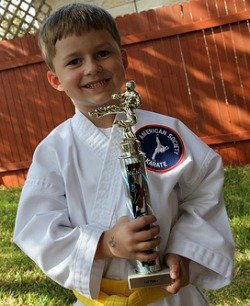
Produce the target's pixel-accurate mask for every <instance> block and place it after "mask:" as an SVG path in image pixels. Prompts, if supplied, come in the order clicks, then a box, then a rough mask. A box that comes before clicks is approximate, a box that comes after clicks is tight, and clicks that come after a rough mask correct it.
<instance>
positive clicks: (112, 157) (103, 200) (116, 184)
mask: <svg viewBox="0 0 250 306" xmlns="http://www.w3.org/2000/svg"><path fill="white" fill-rule="evenodd" d="M121 139H122V131H121V130H120V129H119V128H118V127H117V126H113V128H112V131H111V136H110V139H109V142H108V148H107V149H106V154H105V157H104V160H103V166H102V169H101V175H100V179H99V182H98V188H97V193H96V198H95V203H94V207H93V210H92V215H91V221H92V222H93V224H96V223H99V224H100V225H102V226H104V227H107V228H109V227H110V225H111V222H112V217H113V214H114V213H115V207H116V205H117V203H118V201H119V200H120V197H121V192H124V189H123V182H122V175H121V170H120V161H119V155H120V142H121Z"/></svg>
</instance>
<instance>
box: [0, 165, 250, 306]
mask: <svg viewBox="0 0 250 306" xmlns="http://www.w3.org/2000/svg"><path fill="white" fill-rule="evenodd" d="M225 174H226V179H225V199H226V203H227V211H228V215H229V218H230V224H231V227H232V230H233V234H234V238H235V241H236V257H235V273H234V278H233V281H232V284H230V285H229V286H227V287H225V288H223V289H220V290H215V291H205V293H206V296H207V297H208V299H209V301H210V305H211V306H234V305H240V306H247V305H250V299H249V296H250V265H249V263H250V250H249V242H250V239H249V238H250V237H249V233H250V230H249V227H250V214H249V208H250V188H249V182H250V167H235V168H227V169H226V171H225ZM19 195H20V188H12V189H5V188H3V187H2V188H0V216H1V218H0V229H1V231H0V235H1V239H0V306H21V305H23V306H24V305H25V306H68V305H72V303H73V301H74V297H73V294H72V293H71V291H70V290H66V289H63V288H61V287H60V286H59V285H57V284H56V283H54V282H52V281H51V280H49V279H48V278H47V277H46V276H45V275H44V274H43V273H42V272H41V271H40V270H39V268H37V266H36V265H35V264H34V263H33V262H32V261H31V260H30V259H29V258H27V257H26V256H25V255H24V254H23V253H22V252H21V251H20V250H19V249H18V248H17V247H16V246H15V245H14V244H13V242H12V235H13V227H14V220H15V214H16V208H17V203H18V199H19ZM183 306H187V305H183Z"/></svg>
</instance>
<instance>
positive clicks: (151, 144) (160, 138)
mask: <svg viewBox="0 0 250 306" xmlns="http://www.w3.org/2000/svg"><path fill="white" fill-rule="evenodd" d="M136 137H137V139H138V140H139V141H140V143H141V150H142V152H143V153H144V154H145V162H146V167H147V169H149V170H152V171H156V172H166V171H169V170H171V169H173V168H175V167H176V166H177V165H178V164H179V163H180V162H181V161H182V158H183V156H184V145H183V142H182V140H181V138H180V137H179V135H178V134H177V133H176V132H175V131H174V130H172V129H170V128H169V127H167V126H162V125H146V126H144V127H142V128H140V129H139V130H138V131H137V132H136Z"/></svg>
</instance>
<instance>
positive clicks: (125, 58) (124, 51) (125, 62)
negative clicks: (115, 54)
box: [121, 49, 128, 69]
mask: <svg viewBox="0 0 250 306" xmlns="http://www.w3.org/2000/svg"><path fill="white" fill-rule="evenodd" d="M121 54H122V62H123V66H124V68H125V69H127V67H128V56H127V52H126V50H125V49H121Z"/></svg>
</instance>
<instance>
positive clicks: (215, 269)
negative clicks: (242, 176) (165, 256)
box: [167, 149, 234, 289]
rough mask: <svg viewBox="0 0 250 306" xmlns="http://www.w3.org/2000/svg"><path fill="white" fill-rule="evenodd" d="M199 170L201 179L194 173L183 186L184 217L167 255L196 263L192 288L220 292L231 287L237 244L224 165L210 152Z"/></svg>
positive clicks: (181, 213) (172, 230)
mask: <svg viewBox="0 0 250 306" xmlns="http://www.w3.org/2000/svg"><path fill="white" fill-rule="evenodd" d="M197 167H198V168H199V173H198V175H197V176H196V177H193V178H192V179H190V177H191V176H192V169H190V172H191V173H189V174H188V176H189V179H190V180H189V181H185V182H183V184H181V186H180V190H181V199H180V204H179V205H180V206H179V211H180V215H179V218H178V220H177V222H176V223H175V224H174V226H173V228H172V229H171V233H170V237H169V241H168V247H167V253H176V254H179V255H182V256H185V257H188V258H190V259H191V260H192V261H191V264H190V280H191V283H192V284H194V285H196V286H199V287H203V288H208V289H216V288H220V287H223V286H225V285H227V284H229V283H230V280H231V277H232V273H233V253H234V242H233V238H232V234H231V230H230V226H229V222H228V217H227V213H226V210H225V205H224V199H223V193H222V190H223V182H224V174H223V165H222V161H221V158H220V157H219V155H217V154H216V153H215V152H214V151H212V150H211V149H210V150H209V152H208V154H207V156H206V158H205V160H204V162H203V164H202V165H200V166H199V165H196V170H197ZM195 172H196V171H195ZM195 172H194V173H195Z"/></svg>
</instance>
